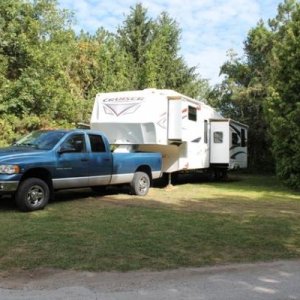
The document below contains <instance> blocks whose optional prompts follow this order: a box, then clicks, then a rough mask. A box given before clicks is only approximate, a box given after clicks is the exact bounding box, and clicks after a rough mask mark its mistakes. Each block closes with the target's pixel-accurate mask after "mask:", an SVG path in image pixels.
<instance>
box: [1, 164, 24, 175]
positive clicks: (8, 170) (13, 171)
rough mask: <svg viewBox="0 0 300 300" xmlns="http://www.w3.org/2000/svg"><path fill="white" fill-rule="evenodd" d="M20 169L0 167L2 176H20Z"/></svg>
mask: <svg viewBox="0 0 300 300" xmlns="http://www.w3.org/2000/svg"><path fill="white" fill-rule="evenodd" d="M18 173H20V167H19V166H17V165H0V174H18Z"/></svg>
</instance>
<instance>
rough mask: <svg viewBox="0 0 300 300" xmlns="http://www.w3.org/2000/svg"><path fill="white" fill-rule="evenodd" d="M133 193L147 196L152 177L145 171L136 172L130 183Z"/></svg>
mask: <svg viewBox="0 0 300 300" xmlns="http://www.w3.org/2000/svg"><path fill="white" fill-rule="evenodd" d="M130 187H131V192H132V194H133V195H137V196H145V195H147V193H148V191H149V188H150V178H149V176H148V174H147V173H145V172H136V173H135V174H134V176H133V179H132V182H131V184H130Z"/></svg>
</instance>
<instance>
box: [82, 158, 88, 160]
mask: <svg viewBox="0 0 300 300" xmlns="http://www.w3.org/2000/svg"><path fill="white" fill-rule="evenodd" d="M88 160H89V159H88V158H82V159H81V161H88Z"/></svg>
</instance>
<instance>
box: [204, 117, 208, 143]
mask: <svg viewBox="0 0 300 300" xmlns="http://www.w3.org/2000/svg"><path fill="white" fill-rule="evenodd" d="M204 143H205V144H207V143H208V122H207V120H204Z"/></svg>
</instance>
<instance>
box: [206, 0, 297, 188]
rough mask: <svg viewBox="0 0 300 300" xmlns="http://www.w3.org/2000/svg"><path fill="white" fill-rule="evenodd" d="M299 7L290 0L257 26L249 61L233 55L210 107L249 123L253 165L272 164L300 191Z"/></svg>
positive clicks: (248, 51) (247, 44)
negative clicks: (271, 17) (272, 160)
mask: <svg viewBox="0 0 300 300" xmlns="http://www.w3.org/2000/svg"><path fill="white" fill-rule="evenodd" d="M299 41H300V4H299V3H298V2H297V1H294V0H286V1H285V2H284V3H282V4H280V5H279V7H278V14H277V16H276V17H275V18H274V19H271V20H270V21H269V25H268V26H267V25H265V24H264V23H263V22H259V23H258V25H257V26H256V27H255V28H253V29H251V30H250V32H249V34H248V37H247V39H246V42H245V48H244V51H245V59H241V58H238V57H233V56H231V58H230V59H229V61H228V62H226V63H225V64H224V65H223V66H222V69H221V72H222V73H223V74H225V80H224V81H223V83H222V84H221V85H220V86H219V87H217V88H216V89H215V90H214V93H213V97H212V98H211V100H210V101H211V103H214V104H215V105H217V106H218V107H219V108H220V109H221V111H223V113H224V114H225V115H226V116H228V117H233V118H236V119H238V120H240V121H242V122H245V123H247V124H249V125H250V130H249V150H250V162H251V163H252V165H253V166H254V167H256V168H257V169H260V170H261V169H262V167H263V166H268V165H270V164H269V162H271V158H272V156H271V153H272V154H273V158H274V163H275V166H276V173H277V175H278V176H279V177H280V178H282V179H283V181H284V182H285V183H286V184H287V185H289V186H291V187H294V188H300V167H299V166H300V155H299V146H300V117H299V116H300V108H299V103H300V101H299V92H300V89H299V80H300V75H299V74H300V65H299V61H300V52H299V49H300V48H299V46H300V42H299Z"/></svg>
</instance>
